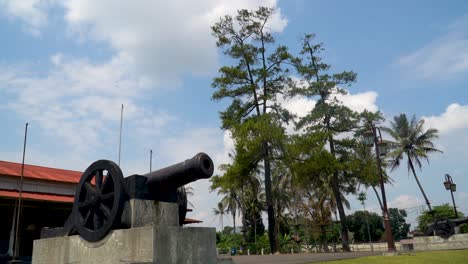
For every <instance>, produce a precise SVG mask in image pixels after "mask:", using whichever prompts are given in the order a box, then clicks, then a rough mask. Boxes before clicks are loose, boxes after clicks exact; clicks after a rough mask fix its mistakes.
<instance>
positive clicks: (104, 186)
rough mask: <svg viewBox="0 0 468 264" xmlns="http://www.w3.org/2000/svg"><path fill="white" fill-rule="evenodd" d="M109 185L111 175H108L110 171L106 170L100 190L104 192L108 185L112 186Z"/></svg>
mask: <svg viewBox="0 0 468 264" xmlns="http://www.w3.org/2000/svg"><path fill="white" fill-rule="evenodd" d="M109 185H112V177H111V175H110V173H109V171H108V172H107V175H106V177H105V178H104V182H103V184H102V188H101V191H102V192H104V191H105V190H107V189H108V188H109V187H112V186H109Z"/></svg>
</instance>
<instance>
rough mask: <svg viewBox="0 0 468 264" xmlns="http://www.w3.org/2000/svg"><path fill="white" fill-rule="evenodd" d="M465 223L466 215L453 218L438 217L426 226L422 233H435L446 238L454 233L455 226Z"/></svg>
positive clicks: (428, 234) (466, 220) (467, 218)
mask: <svg viewBox="0 0 468 264" xmlns="http://www.w3.org/2000/svg"><path fill="white" fill-rule="evenodd" d="M465 223H468V217H462V218H455V219H448V218H439V219H437V220H436V221H435V222H434V223H432V224H430V225H429V226H428V227H427V228H426V230H425V231H424V234H425V235H426V236H432V235H435V236H440V237H442V238H444V239H447V238H449V237H450V236H452V235H454V234H455V227H457V226H460V225H462V224H465Z"/></svg>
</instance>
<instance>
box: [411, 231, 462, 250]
mask: <svg viewBox="0 0 468 264" xmlns="http://www.w3.org/2000/svg"><path fill="white" fill-rule="evenodd" d="M413 247H414V250H449V249H467V248H468V234H455V235H452V236H450V237H449V238H447V239H444V238H441V237H439V236H424V237H415V238H414V244H413Z"/></svg>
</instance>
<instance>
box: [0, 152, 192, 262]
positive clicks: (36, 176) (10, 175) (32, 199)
mask: <svg viewBox="0 0 468 264" xmlns="http://www.w3.org/2000/svg"><path fill="white" fill-rule="evenodd" d="M81 174H82V172H79V171H72V170H63V169H56V168H48V167H42V166H35V165H27V164H25V166H24V173H23V175H24V178H23V188H22V190H23V191H22V195H21V196H22V212H21V217H20V224H19V226H20V233H19V234H20V235H19V237H20V239H19V249H20V251H19V253H20V256H31V255H32V244H33V240H34V239H38V238H39V237H40V232H41V229H42V228H44V227H58V226H63V224H64V222H65V220H66V219H67V218H68V216H69V214H70V212H71V210H72V206H73V200H74V195H75V186H76V185H77V184H78V182H79V181H80V178H81ZM20 178H21V164H20V163H14V162H8V161H0V216H1V217H0V262H1V259H2V257H5V256H7V255H10V256H11V255H12V253H13V252H12V250H13V242H14V237H15V231H14V230H15V229H14V222H15V221H14V220H15V216H16V210H17V202H18V197H19V184H20ZM185 223H186V224H191V223H200V221H198V220H194V219H189V218H186V219H185Z"/></svg>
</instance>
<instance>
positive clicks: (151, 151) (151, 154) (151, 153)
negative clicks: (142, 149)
mask: <svg viewBox="0 0 468 264" xmlns="http://www.w3.org/2000/svg"><path fill="white" fill-rule="evenodd" d="M152 165H153V150H152V149H151V150H150V172H152V171H153V170H152Z"/></svg>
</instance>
